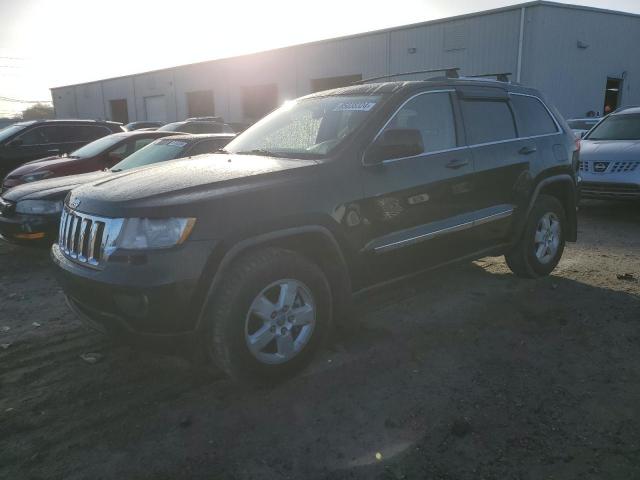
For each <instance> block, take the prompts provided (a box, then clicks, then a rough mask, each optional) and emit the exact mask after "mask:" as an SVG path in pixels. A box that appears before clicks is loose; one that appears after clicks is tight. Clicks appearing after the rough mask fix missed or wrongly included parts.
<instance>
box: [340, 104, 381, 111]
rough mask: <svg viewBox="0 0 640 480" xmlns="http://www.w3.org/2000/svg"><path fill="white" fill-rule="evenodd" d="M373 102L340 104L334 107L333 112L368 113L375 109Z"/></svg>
mask: <svg viewBox="0 0 640 480" xmlns="http://www.w3.org/2000/svg"><path fill="white" fill-rule="evenodd" d="M375 106H376V104H375V102H342V103H339V104H338V105H336V108H334V109H333V111H334V112H368V111H369V110H371V109H372V108H373V107H375Z"/></svg>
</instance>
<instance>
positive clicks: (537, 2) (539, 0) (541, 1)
mask: <svg viewBox="0 0 640 480" xmlns="http://www.w3.org/2000/svg"><path fill="white" fill-rule="evenodd" d="M535 6H547V7H556V8H566V9H572V10H583V11H590V12H597V13H606V14H609V15H622V16H629V17H635V18H640V14H637V13H631V12H625V11H620V10H611V9H606V8H598V7H589V6H586V5H574V4H571V3H561V2H556V1H550V0H531V1H528V2H523V3H517V4H514V5H507V6H504V7H498V8H492V9H489V10H479V11H477V12H470V13H463V14H460V15H454V16H452V17H443V18H436V19H433V20H426V21H423V22H416V23H410V24H406V25H398V26H395V27H386V28H382V29H378V30H370V31H367V32H360V33H354V34H350V35H343V36H340V37H331V38H324V39H320V40H313V41H310V42H304V43H297V44H294V45H286V46H284V47H277V48H271V49H268V50H260V51H256V52H251V53H243V54H240V55H230V56H227V57H219V58H213V59H211V60H203V61H200V62H193V63H185V64H182V65H176V66H173V67H165V68H157V69H154V70H147V71H144V72H136V73H129V74H126V75H118V76H115V77H107V78H103V79H99V80H90V81H87V82H80V83H71V84H68V85H60V86H56V87H51V88H50V89H49V90H50V91H51V92H53V91H54V90H60V89H63V88H71V87H78V86H82V85H91V84H94V83H102V82H108V81H111V80H120V79H125V78H131V77H137V76H140V75H149V74H152V73H159V72H170V71H172V70H177V69H179V68H185V67H194V66H198V65H205V64H208V63H213V62H220V61H224V60H231V59H234V58H242V57H250V56H252V55H261V54H264V53H271V52H278V51H282V50H287V49H291V48H299V47H307V46H312V45H320V44H323V43H329V42H337V41H342V40H350V39H353V38H362V37H366V36H369V35H379V34H382V33H388V32H393V31H400V30H408V29H411V28H418V27H423V26H428V25H436V24H438V23H447V22H453V21H457V20H464V19H467V18H473V17H481V16H484V15H494V14H496V13H502V12H508V11H511V10H520V9H522V8H528V7H535Z"/></svg>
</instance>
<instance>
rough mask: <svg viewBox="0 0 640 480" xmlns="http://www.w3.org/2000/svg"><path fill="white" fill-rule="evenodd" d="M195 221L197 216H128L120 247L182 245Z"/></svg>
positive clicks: (119, 242)
mask: <svg viewBox="0 0 640 480" xmlns="http://www.w3.org/2000/svg"><path fill="white" fill-rule="evenodd" d="M195 223H196V219H195V218H160V219H156V218H128V219H126V220H125V223H124V227H123V228H122V233H121V234H120V238H119V239H118V247H119V248H125V249H129V250H142V249H152V248H169V247H173V246H175V245H180V244H181V243H183V242H184V241H185V240H186V239H187V238H189V235H190V234H191V230H193V226H194V225H195Z"/></svg>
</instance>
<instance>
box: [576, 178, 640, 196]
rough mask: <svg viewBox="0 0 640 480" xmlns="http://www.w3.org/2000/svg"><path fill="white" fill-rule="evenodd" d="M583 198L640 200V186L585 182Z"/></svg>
mask: <svg viewBox="0 0 640 480" xmlns="http://www.w3.org/2000/svg"><path fill="white" fill-rule="evenodd" d="M580 197H581V198H594V199H605V200H637V199H640V184H635V183H616V182H593V181H583V182H582V184H581V187H580Z"/></svg>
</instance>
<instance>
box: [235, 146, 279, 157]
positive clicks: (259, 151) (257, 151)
mask: <svg viewBox="0 0 640 480" xmlns="http://www.w3.org/2000/svg"><path fill="white" fill-rule="evenodd" d="M235 153H236V154H237V155H262V156H264V157H281V156H282V155H279V154H277V153H274V152H270V151H269V150H265V149H263V148H254V149H253V150H244V151H241V152H235Z"/></svg>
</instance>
